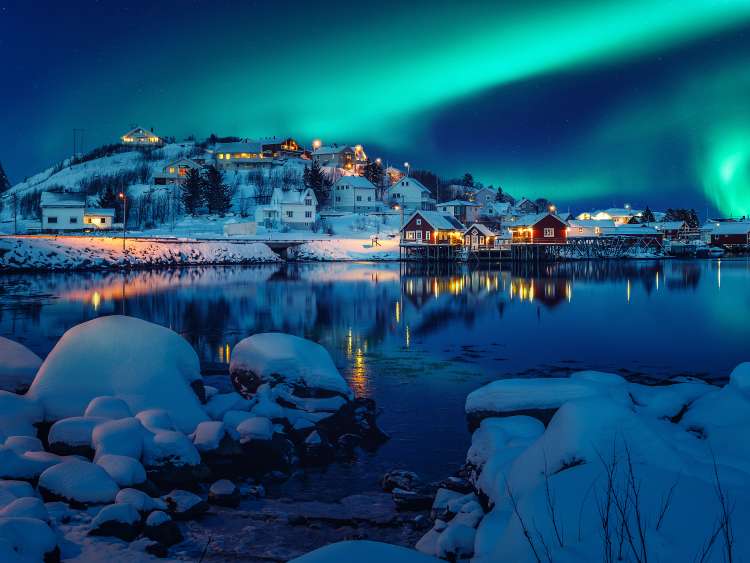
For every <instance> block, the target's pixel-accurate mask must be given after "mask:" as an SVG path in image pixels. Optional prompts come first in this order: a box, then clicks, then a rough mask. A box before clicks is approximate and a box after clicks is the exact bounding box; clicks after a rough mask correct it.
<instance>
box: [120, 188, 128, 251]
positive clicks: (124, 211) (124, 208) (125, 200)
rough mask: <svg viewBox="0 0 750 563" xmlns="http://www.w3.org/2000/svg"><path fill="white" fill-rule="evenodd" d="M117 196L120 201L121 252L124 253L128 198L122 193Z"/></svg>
mask: <svg viewBox="0 0 750 563" xmlns="http://www.w3.org/2000/svg"><path fill="white" fill-rule="evenodd" d="M118 195H119V197H120V199H121V200H122V251H123V252H125V223H126V222H127V213H128V198H127V197H126V196H125V194H124V193H123V192H120V193H119V194H118Z"/></svg>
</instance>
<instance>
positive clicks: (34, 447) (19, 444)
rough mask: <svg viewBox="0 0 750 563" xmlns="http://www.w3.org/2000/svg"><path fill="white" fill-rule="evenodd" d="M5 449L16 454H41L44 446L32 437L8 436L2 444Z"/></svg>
mask: <svg viewBox="0 0 750 563" xmlns="http://www.w3.org/2000/svg"><path fill="white" fill-rule="evenodd" d="M3 445H4V446H5V447H6V448H10V449H11V450H15V451H17V452H18V453H21V454H22V453H25V452H41V451H44V445H43V444H42V441H41V440H40V439H39V438H34V437H33V436H9V437H8V438H6V439H5V443H4V444H3Z"/></svg>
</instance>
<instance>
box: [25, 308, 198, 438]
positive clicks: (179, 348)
mask: <svg viewBox="0 0 750 563" xmlns="http://www.w3.org/2000/svg"><path fill="white" fill-rule="evenodd" d="M199 395H201V396H203V388H202V380H201V375H200V364H199V361H198V356H197V355H196V353H195V351H194V350H193V348H192V347H191V346H190V344H188V342H187V341H186V340H185V339H183V338H182V337H181V336H180V335H178V334H177V333H175V332H173V331H171V330H169V329H167V328H164V327H162V326H159V325H156V324H153V323H148V322H146V321H142V320H140V319H136V318H132V317H123V316H118V315H114V316H108V317H100V318H97V319H94V320H92V321H88V322H85V323H82V324H80V325H78V326H75V327H73V328H72V329H70V330H68V331H67V332H66V333H65V334H63V336H62V338H60V341H59V342H58V343H57V345H56V346H55V347H54V348H53V350H52V351H51V352H50V353H49V355H48V356H47V359H46V360H45V361H44V363H43V364H42V366H41V368H40V369H39V372H38V374H37V377H36V378H35V379H34V382H33V384H32V385H31V388H30V389H29V392H28V396H29V397H30V398H32V399H35V400H37V401H39V403H40V404H41V405H42V406H43V408H44V414H45V419H46V420H49V421H54V420H59V419H61V418H66V417H71V416H80V415H83V414H84V413H85V411H86V409H87V407H88V406H89V403H90V402H91V401H92V399H95V398H96V397H102V396H109V397H116V398H119V399H121V400H123V401H124V402H125V403H126V404H127V406H128V407H129V409H130V411H131V412H134V413H138V412H141V411H143V410H147V409H153V408H158V409H164V410H165V411H167V412H168V413H169V415H170V417H171V418H172V420H173V421H174V423H175V424H176V425H177V427H178V428H179V429H180V430H182V431H184V432H192V431H193V430H194V429H195V427H196V426H197V425H198V424H199V423H200V422H202V421H204V420H207V416H206V414H205V411H204V410H203V408H202V406H201V403H200V400H199Z"/></svg>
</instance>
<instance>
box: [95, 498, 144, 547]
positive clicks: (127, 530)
mask: <svg viewBox="0 0 750 563" xmlns="http://www.w3.org/2000/svg"><path fill="white" fill-rule="evenodd" d="M140 524H141V516H140V514H138V511H137V510H136V509H135V508H134V507H133V506H132V505H130V504H127V503H120V504H109V505H107V506H105V507H103V508H102V509H101V510H100V511H99V513H98V514H97V515H96V516H95V517H94V519H93V520H92V521H91V530H90V531H89V534H91V535H92V536H112V537H115V538H119V539H121V540H124V541H133V540H134V539H135V538H136V537H137V536H138V533H139V532H140V528H141V526H140Z"/></svg>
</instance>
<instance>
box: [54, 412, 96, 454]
mask: <svg viewBox="0 0 750 563" xmlns="http://www.w3.org/2000/svg"><path fill="white" fill-rule="evenodd" d="M106 421H107V419H105V418H99V417H85V416H71V417H69V418H63V419H62V420H58V421H57V422H55V423H54V424H53V425H52V427H51V428H50V430H49V434H48V436H47V441H48V443H49V449H50V451H52V452H54V453H56V454H59V455H71V454H74V455H82V456H85V457H90V456H91V454H92V453H93V451H94V448H93V444H92V434H93V432H94V428H96V425H97V424H101V423H102V422H106Z"/></svg>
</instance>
